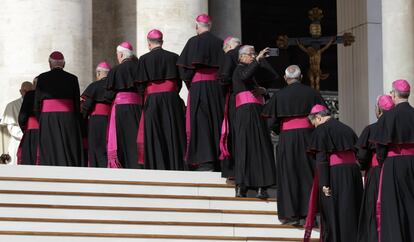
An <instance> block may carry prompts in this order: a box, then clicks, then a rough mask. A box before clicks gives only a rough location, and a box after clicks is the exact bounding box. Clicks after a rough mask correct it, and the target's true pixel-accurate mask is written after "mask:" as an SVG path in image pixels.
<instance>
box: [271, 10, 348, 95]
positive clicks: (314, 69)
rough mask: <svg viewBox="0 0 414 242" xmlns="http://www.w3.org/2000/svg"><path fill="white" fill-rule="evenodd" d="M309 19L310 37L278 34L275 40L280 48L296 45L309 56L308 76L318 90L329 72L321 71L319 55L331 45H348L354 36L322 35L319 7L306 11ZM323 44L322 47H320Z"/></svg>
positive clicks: (321, 16) (312, 85) (313, 86)
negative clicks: (290, 36) (291, 36)
mask: <svg viewBox="0 0 414 242" xmlns="http://www.w3.org/2000/svg"><path fill="white" fill-rule="evenodd" d="M308 14H309V16H308V17H309V19H310V20H311V21H312V23H311V24H310V25H309V33H310V34H311V37H299V38H289V37H288V36H287V35H280V36H278V38H277V40H276V44H277V46H278V47H279V48H280V49H287V48H288V47H289V46H294V45H297V46H299V48H300V49H301V50H302V51H303V52H305V53H306V54H307V55H308V56H309V70H308V78H309V80H310V82H311V87H312V88H314V89H316V90H318V91H319V87H320V84H319V83H320V81H321V80H325V79H326V78H328V76H329V73H322V70H321V57H322V53H323V52H324V51H326V50H327V49H328V48H329V47H330V46H331V45H334V44H343V45H344V46H350V45H351V44H352V43H353V42H354V41H355V37H354V36H353V35H352V34H351V33H344V34H343V35H341V36H322V27H321V19H322V18H323V12H322V10H321V9H319V8H316V7H315V8H312V9H311V10H309V12H308ZM322 45H324V46H323V47H321V46H322Z"/></svg>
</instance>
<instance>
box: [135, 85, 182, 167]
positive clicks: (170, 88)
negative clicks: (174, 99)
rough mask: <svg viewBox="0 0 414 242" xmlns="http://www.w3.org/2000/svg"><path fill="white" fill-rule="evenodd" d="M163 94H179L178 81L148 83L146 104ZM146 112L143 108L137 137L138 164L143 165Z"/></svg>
mask: <svg viewBox="0 0 414 242" xmlns="http://www.w3.org/2000/svg"><path fill="white" fill-rule="evenodd" d="M161 92H178V87H177V81H175V80H163V81H154V82H150V83H148V85H147V87H146V89H145V98H144V103H145V102H146V101H147V97H148V96H149V95H151V94H154V93H161ZM144 115H145V112H144V108H142V113H141V119H140V121H139V128H138V136H137V145H138V164H141V165H143V164H144V162H145V153H144V152H145V146H144V140H145V138H144V136H145V130H144V129H145V125H144V124H145V123H144V122H145V118H144Z"/></svg>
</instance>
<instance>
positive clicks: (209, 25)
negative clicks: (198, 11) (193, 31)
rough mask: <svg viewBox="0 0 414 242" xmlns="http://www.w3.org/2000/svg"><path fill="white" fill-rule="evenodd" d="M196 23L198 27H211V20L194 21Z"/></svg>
mask: <svg viewBox="0 0 414 242" xmlns="http://www.w3.org/2000/svg"><path fill="white" fill-rule="evenodd" d="M196 24H197V26H198V27H203V28H207V29H210V28H211V22H208V23H202V22H197V21H196Z"/></svg>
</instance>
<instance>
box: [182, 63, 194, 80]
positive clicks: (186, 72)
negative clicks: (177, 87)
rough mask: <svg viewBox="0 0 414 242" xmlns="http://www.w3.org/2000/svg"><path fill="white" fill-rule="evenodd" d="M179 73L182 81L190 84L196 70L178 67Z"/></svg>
mask: <svg viewBox="0 0 414 242" xmlns="http://www.w3.org/2000/svg"><path fill="white" fill-rule="evenodd" d="M178 72H179V73H180V78H181V80H184V81H186V82H189V81H190V82H191V80H192V79H193V76H194V74H195V69H188V68H185V67H182V66H178Z"/></svg>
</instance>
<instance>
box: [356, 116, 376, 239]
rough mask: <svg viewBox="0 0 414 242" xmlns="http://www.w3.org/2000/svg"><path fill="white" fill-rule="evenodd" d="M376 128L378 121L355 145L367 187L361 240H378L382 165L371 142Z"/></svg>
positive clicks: (363, 202) (363, 205) (361, 220)
mask: <svg viewBox="0 0 414 242" xmlns="http://www.w3.org/2000/svg"><path fill="white" fill-rule="evenodd" d="M375 128H376V123H373V124H370V125H368V126H367V127H365V129H364V130H363V131H362V133H361V135H360V136H359V138H358V141H357V143H356V145H355V146H356V148H357V158H358V161H359V164H360V167H361V170H363V171H365V189H364V194H363V196H362V204H361V211H360V214H359V223H358V240H357V241H359V242H378V231H377V221H376V219H377V217H376V216H377V213H376V211H377V209H376V206H377V198H378V186H379V180H380V174H381V167H380V166H378V165H376V164H375V163H378V161H375V159H376V153H375V145H374V144H373V143H370V142H369V139H370V137H371V136H372V134H373V133H374V132H375Z"/></svg>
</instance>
